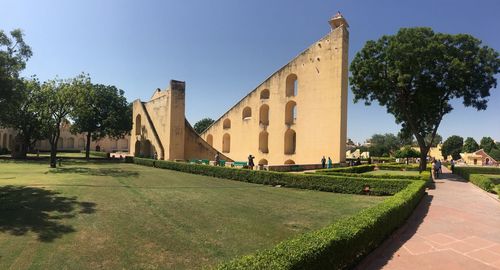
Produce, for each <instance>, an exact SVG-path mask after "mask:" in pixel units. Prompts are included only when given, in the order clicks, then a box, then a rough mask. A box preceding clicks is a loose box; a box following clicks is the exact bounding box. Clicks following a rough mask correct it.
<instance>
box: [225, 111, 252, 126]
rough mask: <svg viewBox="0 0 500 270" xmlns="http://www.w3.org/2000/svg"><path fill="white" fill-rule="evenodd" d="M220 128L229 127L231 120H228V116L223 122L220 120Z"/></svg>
mask: <svg viewBox="0 0 500 270" xmlns="http://www.w3.org/2000/svg"><path fill="white" fill-rule="evenodd" d="M250 114H252V113H251V112H250ZM243 118H245V117H243ZM222 128H223V129H228V128H231V120H229V118H228V119H224V122H222Z"/></svg>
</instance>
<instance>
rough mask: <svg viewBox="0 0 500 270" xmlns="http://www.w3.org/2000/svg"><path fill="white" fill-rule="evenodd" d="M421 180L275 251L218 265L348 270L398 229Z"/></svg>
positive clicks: (411, 206) (222, 267) (416, 199)
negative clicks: (380, 201) (378, 202)
mask: <svg viewBox="0 0 500 270" xmlns="http://www.w3.org/2000/svg"><path fill="white" fill-rule="evenodd" d="M425 185H426V182H424V181H413V182H412V183H411V184H410V185H409V186H408V187H407V188H405V189H404V190H402V191H400V192H399V193H397V194H396V195H394V196H393V197H390V198H388V199H386V200H384V201H383V202H382V203H380V204H378V205H376V206H374V207H371V208H368V209H364V210H362V211H360V212H359V213H358V214H356V215H354V216H351V217H348V218H344V219H341V220H339V221H337V222H335V223H333V224H331V225H329V226H327V227H324V228H322V229H320V230H317V231H313V232H309V233H305V234H302V235H299V236H298V237H295V238H292V239H289V240H285V241H283V242H281V243H280V244H278V245H277V246H275V247H274V248H271V249H267V250H263V251H260V252H257V253H256V254H254V255H249V256H243V257H241V258H238V259H235V260H233V261H230V262H227V263H223V264H221V265H219V266H218V269H220V270H226V269H348V268H352V267H353V266H354V265H355V264H356V263H357V262H358V261H359V260H360V259H361V258H362V257H363V256H365V255H366V254H368V253H370V252H371V251H372V250H373V249H375V248H376V247H377V246H378V245H379V244H381V243H382V241H384V239H385V238H386V237H388V236H389V235H390V234H391V233H392V232H393V231H394V230H395V229H396V228H398V227H399V226H401V225H402V224H403V223H404V222H405V220H406V219H407V218H408V216H409V215H410V214H411V213H412V211H413V209H414V208H415V207H416V206H417V204H418V203H419V202H420V200H421V198H422V197H423V195H424V193H425Z"/></svg>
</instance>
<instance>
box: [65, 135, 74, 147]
mask: <svg viewBox="0 0 500 270" xmlns="http://www.w3.org/2000/svg"><path fill="white" fill-rule="evenodd" d="M66 148H70V149H73V148H75V139H73V137H70V138H68V140H67V141H66Z"/></svg>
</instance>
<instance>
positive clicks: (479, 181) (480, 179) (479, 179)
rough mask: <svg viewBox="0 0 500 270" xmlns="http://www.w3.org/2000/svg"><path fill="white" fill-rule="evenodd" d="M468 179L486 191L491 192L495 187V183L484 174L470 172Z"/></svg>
mask: <svg viewBox="0 0 500 270" xmlns="http://www.w3.org/2000/svg"><path fill="white" fill-rule="evenodd" d="M469 181H470V182H471V183H473V184H474V185H476V186H478V187H480V188H482V189H484V190H486V191H488V192H493V190H494V188H495V184H494V183H493V181H492V180H491V179H490V178H489V177H488V176H486V175H482V174H471V175H470V176H469Z"/></svg>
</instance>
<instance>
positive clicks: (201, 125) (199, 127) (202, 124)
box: [193, 118, 215, 134]
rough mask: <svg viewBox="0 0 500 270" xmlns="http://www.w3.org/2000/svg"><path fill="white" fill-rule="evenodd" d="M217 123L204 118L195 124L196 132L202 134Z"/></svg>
mask: <svg viewBox="0 0 500 270" xmlns="http://www.w3.org/2000/svg"><path fill="white" fill-rule="evenodd" d="M214 122H215V121H214V120H213V119H212V118H203V119H201V120H200V121H198V122H196V124H194V127H193V128H194V130H195V131H196V133H198V134H201V133H202V132H203V131H205V129H207V128H208V127H209V126H211V125H212V124H213V123H214Z"/></svg>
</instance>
